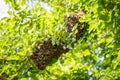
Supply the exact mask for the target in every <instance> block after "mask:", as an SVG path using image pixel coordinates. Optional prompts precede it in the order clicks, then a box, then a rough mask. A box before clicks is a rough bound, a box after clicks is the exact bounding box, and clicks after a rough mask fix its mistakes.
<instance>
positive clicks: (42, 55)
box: [30, 11, 85, 70]
mask: <svg viewBox="0 0 120 80" xmlns="http://www.w3.org/2000/svg"><path fill="white" fill-rule="evenodd" d="M84 14H85V12H84V11H80V12H78V13H69V14H67V15H65V18H64V20H65V21H66V26H65V27H66V29H67V32H69V33H71V32H72V29H73V27H74V26H75V25H76V24H77V28H76V29H77V33H76V34H75V35H76V40H79V39H80V38H81V36H82V35H83V33H84V28H82V25H83V24H84V23H81V22H80V21H79V19H80V17H81V16H82V15H84ZM69 50H70V49H69V48H64V43H63V42H61V43H60V44H59V45H56V44H55V45H53V44H52V40H51V39H48V40H46V41H43V42H41V43H39V44H37V46H36V49H35V51H34V52H33V54H32V55H31V56H30V58H31V60H32V61H33V62H34V64H35V65H36V66H37V68H38V69H39V70H44V69H45V68H46V66H47V65H48V64H49V63H50V62H51V60H52V59H53V58H56V59H58V58H59V57H60V56H61V55H62V54H63V53H67V52H68V51H69Z"/></svg>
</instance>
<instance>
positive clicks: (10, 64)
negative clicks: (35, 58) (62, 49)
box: [0, 0, 120, 80]
mask: <svg viewBox="0 0 120 80" xmlns="http://www.w3.org/2000/svg"><path fill="white" fill-rule="evenodd" d="M4 1H5V2H6V3H7V4H9V6H10V9H9V11H8V13H9V15H10V17H5V18H3V19H1V20H0V75H2V76H4V77H5V78H7V79H8V80H28V79H32V80H38V79H41V80H45V79H47V80H89V79H90V80H99V79H100V80H119V79H120V68H119V67H120V46H119V45H120V1H119V0H4ZM46 7H47V8H46ZM80 10H85V11H86V14H85V15H84V16H83V17H81V19H80V21H81V22H86V23H88V26H87V28H86V29H87V30H86V32H85V34H84V36H83V37H82V38H81V39H80V40H79V41H78V42H77V43H76V44H75V47H74V48H73V49H72V50H71V51H69V52H68V53H66V54H63V55H62V56H61V57H60V58H59V60H58V61H57V62H54V60H53V62H51V64H49V65H48V66H47V68H46V70H44V71H39V70H38V69H37V68H36V67H35V66H34V64H33V63H32V62H31V60H30V58H29V57H30V55H31V54H32V49H33V47H34V45H35V43H36V42H37V41H44V40H46V39H49V38H50V37H51V36H52V42H53V43H57V42H58V43H59V40H65V39H66V37H67V36H68V35H67V34H66V33H65V31H64V30H65V29H64V28H65V27H64V24H65V22H64V15H65V14H67V13H69V12H74V13H76V12H78V11H80ZM66 43H67V41H66ZM69 46H71V45H69ZM53 63H54V64H53Z"/></svg>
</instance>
